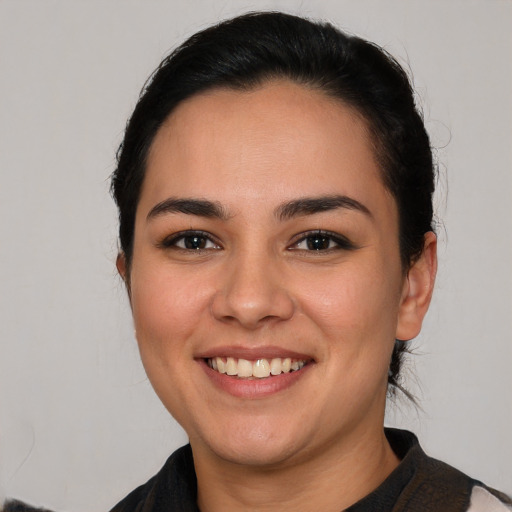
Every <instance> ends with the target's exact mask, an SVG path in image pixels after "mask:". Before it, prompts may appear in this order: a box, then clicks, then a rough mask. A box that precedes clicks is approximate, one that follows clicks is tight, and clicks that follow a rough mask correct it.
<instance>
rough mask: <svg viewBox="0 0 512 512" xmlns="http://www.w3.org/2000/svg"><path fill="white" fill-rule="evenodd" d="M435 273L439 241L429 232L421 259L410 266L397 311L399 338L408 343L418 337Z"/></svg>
mask: <svg viewBox="0 0 512 512" xmlns="http://www.w3.org/2000/svg"><path fill="white" fill-rule="evenodd" d="M436 272H437V238H436V235H435V234H434V233H433V232H431V231H429V232H428V233H426V234H425V242H424V246H423V252H422V253H421V256H420V257H419V258H418V259H417V260H416V261H415V262H414V264H413V265H412V266H411V268H410V269H409V271H408V273H407V276H406V278H405V280H404V285H403V290H402V297H401V301H400V309H399V312H398V323H397V329H396V338H397V339H399V340H403V341H406V340H410V339H412V338H415V337H416V336H417V335H418V334H419V332H420V330H421V325H422V323H423V318H424V317H425V315H426V314H427V311H428V307H429V305H430V299H431V298H432V292H433V290H434V282H435V279H436Z"/></svg>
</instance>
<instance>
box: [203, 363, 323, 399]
mask: <svg viewBox="0 0 512 512" xmlns="http://www.w3.org/2000/svg"><path fill="white" fill-rule="evenodd" d="M198 362H199V364H200V365H201V367H202V368H203V370H204V372H205V373H206V375H207V376H208V377H209V378H210V380H211V381H212V382H213V384H214V385H215V386H217V387H218V388H220V389H221V390H222V391H225V392H226V393H229V394H230V395H233V396H236V397H238V398H251V399H257V398H265V397H267V396H270V395H274V394H276V393H279V392H280V391H284V390H285V389H288V388H289V387H290V386H293V385H294V384H295V383H296V382H297V381H299V380H300V379H302V378H303V377H304V376H305V375H306V374H307V373H308V372H309V369H310V368H311V367H312V366H313V364H312V363H308V364H307V365H305V366H304V367H303V368H302V369H300V370H296V371H293V372H289V373H281V374H279V375H273V376H270V377H267V378H263V379H240V378H238V377H233V376H231V375H226V374H225V373H219V372H217V371H215V370H213V369H212V368H210V367H209V366H208V364H207V363H206V361H205V360H204V359H201V360H198Z"/></svg>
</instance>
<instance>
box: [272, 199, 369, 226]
mask: <svg viewBox="0 0 512 512" xmlns="http://www.w3.org/2000/svg"><path fill="white" fill-rule="evenodd" d="M340 208H345V209H347V210H356V211H359V212H361V213H364V214H365V215H367V216H369V217H373V215H372V214H371V212H370V210H369V209H368V208H367V207H366V206H365V205H364V204H362V203H360V202H359V201H357V200H355V199H352V198H351V197H348V196H343V195H332V196H321V197H304V198H301V199H294V200H293V201H289V202H287V203H285V204H283V205H281V206H280V207H279V208H277V210H276V212H275V213H276V216H277V217H278V218H279V220H281V221H284V220H289V219H292V218H294V217H301V216H304V215H314V214H315V213H321V212H327V211H331V210H338V209H340Z"/></svg>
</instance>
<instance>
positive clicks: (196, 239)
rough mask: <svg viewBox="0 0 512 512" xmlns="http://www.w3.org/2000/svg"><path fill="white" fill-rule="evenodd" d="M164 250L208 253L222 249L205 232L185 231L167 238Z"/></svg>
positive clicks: (164, 242)
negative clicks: (174, 249) (173, 249)
mask: <svg viewBox="0 0 512 512" xmlns="http://www.w3.org/2000/svg"><path fill="white" fill-rule="evenodd" d="M161 245H162V247H164V248H169V249H172V248H176V249H181V250H183V251H207V250H212V249H213V250H215V249H220V248H221V247H220V245H219V244H217V243H216V242H214V241H213V239H212V237H211V235H209V234H208V233H204V232H203V231H185V232H181V233H176V234H174V235H172V236H170V237H168V238H166V239H165V240H164V241H163V242H162V243H161Z"/></svg>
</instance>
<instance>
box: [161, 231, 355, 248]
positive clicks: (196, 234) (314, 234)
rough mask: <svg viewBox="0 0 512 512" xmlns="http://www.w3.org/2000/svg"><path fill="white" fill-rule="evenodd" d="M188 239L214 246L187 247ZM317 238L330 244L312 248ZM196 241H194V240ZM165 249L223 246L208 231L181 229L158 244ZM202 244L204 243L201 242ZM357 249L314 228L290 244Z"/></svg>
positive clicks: (341, 237) (338, 235) (332, 235)
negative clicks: (181, 243)
mask: <svg viewBox="0 0 512 512" xmlns="http://www.w3.org/2000/svg"><path fill="white" fill-rule="evenodd" d="M187 239H188V240H189V241H192V239H196V242H197V241H198V239H199V240H200V241H201V242H202V243H204V244H205V245H208V244H209V243H210V244H212V247H196V248H194V247H187V246H186V244H187ZM315 240H316V241H317V242H318V241H320V242H321V243H322V242H324V243H325V242H327V244H328V246H327V247H325V248H322V247H320V248H316V249H315V248H311V247H310V246H309V244H308V242H310V243H315ZM180 241H181V242H183V244H184V246H183V247H180V246H179V245H178V243H179V242H180ZM304 242H306V244H308V247H307V248H301V247H299V245H300V244H302V243H304ZM193 243H194V242H193ZM331 244H334V246H331ZM158 245H159V246H160V247H161V248H163V249H176V250H180V251H186V252H195V253H200V252H204V251H211V250H212V249H213V250H218V249H222V246H221V245H220V244H219V243H218V242H217V241H216V240H215V238H214V237H213V236H212V235H211V234H210V233H208V232H206V231H193V230H190V231H181V232H179V233H174V234H173V235H171V236H169V237H167V238H165V239H164V240H162V242H160V243H159V244H158ZM201 245H202V244H201ZM354 249H356V246H355V245H354V244H353V243H352V242H351V241H350V240H348V239H347V238H346V237H344V236H342V235H340V234H338V233H333V232H332V231H325V230H321V229H318V230H313V231H307V232H305V233H301V234H300V235H298V237H297V238H296V240H295V241H294V242H293V243H292V244H291V245H290V246H288V250H289V251H303V252H309V253H330V252H332V251H339V250H345V251H350V250H354Z"/></svg>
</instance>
